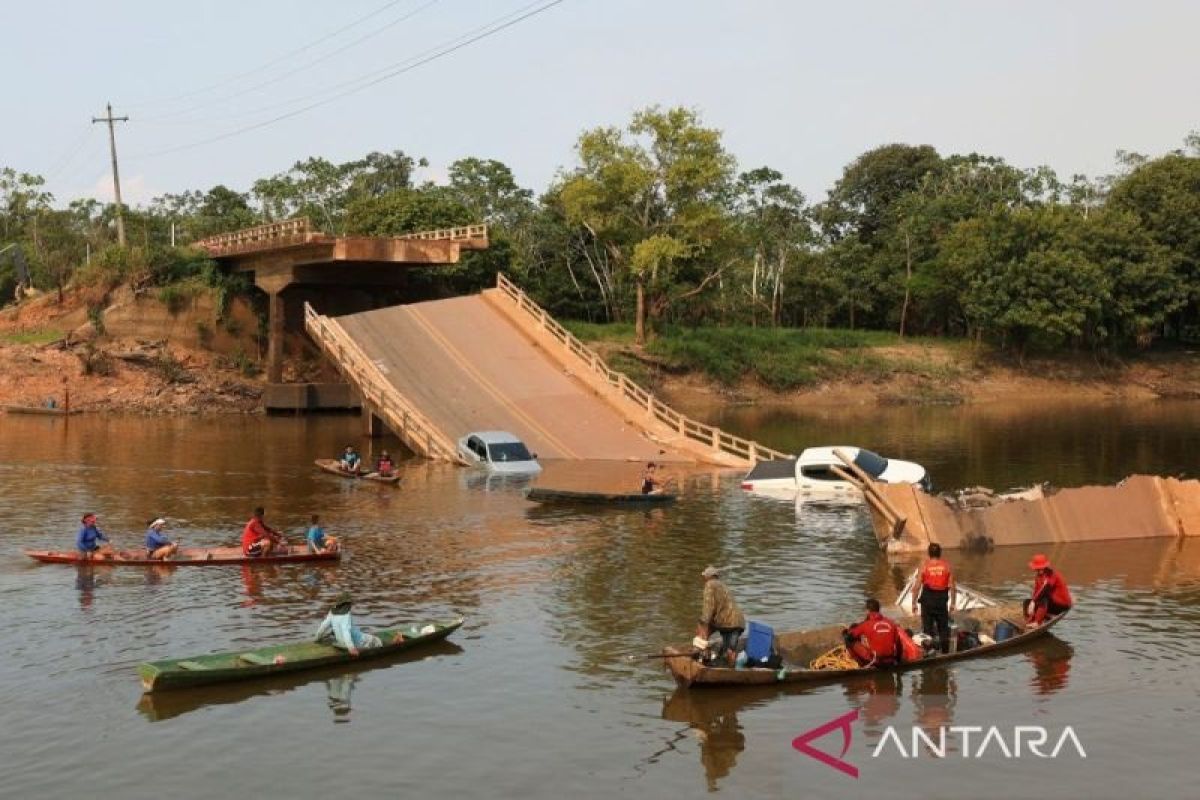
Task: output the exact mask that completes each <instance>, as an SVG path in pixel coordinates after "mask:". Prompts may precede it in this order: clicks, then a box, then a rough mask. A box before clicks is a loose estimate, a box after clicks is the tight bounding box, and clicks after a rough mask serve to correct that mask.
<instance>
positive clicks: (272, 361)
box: [267, 291, 283, 383]
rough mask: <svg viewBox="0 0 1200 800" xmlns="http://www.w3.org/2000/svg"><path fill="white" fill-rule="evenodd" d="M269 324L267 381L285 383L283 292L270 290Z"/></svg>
mask: <svg viewBox="0 0 1200 800" xmlns="http://www.w3.org/2000/svg"><path fill="white" fill-rule="evenodd" d="M268 297H269V298H270V301H269V305H268V323H269V324H268V326H267V381H268V382H270V383H283V294H282V293H281V292H278V291H276V292H269V293H268Z"/></svg>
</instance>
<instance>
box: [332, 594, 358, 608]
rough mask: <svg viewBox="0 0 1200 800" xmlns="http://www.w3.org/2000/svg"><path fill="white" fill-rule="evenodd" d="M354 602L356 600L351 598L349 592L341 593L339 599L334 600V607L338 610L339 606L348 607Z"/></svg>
mask: <svg viewBox="0 0 1200 800" xmlns="http://www.w3.org/2000/svg"><path fill="white" fill-rule="evenodd" d="M353 602H354V598H353V597H351V596H350V593H349V592H341V593H340V594H338V596H337V597H335V598H333V607H334V608H337V607H338V606H348V605H351V604H352V603H353Z"/></svg>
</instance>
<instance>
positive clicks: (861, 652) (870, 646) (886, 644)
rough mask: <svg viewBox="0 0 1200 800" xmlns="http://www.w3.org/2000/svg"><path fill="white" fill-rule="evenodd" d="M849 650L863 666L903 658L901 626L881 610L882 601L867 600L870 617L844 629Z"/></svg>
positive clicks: (886, 662)
mask: <svg viewBox="0 0 1200 800" xmlns="http://www.w3.org/2000/svg"><path fill="white" fill-rule="evenodd" d="M842 638H843V639H844V640H845V642H846V650H848V651H849V652H850V655H851V656H852V657H853V658H854V660H855V661H857V662H858V665H859V666H860V667H870V666H887V665H889V664H897V663H899V662H900V629H899V628H898V627H896V623H894V622H892V621H891V620H890V619H888V618H887V617H885V616H883V614H880V613H879V601H878V600H876V599H875V598H874V597H872V598H870V599H869V600H867V618H866V619H864V620H863V621H862V622H860V623H858V624H857V625H854V626H852V627H849V628H846V629H845V630H843V631H842Z"/></svg>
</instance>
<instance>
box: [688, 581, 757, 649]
mask: <svg viewBox="0 0 1200 800" xmlns="http://www.w3.org/2000/svg"><path fill="white" fill-rule="evenodd" d="M720 575H721V572H720V570H718V569H717V568H716V567H714V566H711V565H710V566H707V567H705V568H704V571H703V572H701V573H700V579H701V580H702V581H703V582H704V598H703V601H702V603H701V608H700V624H699V625H698V626H697V627H696V636H698V637H699V638H701V639H705V640H707V639H708V637H709V636H711V635H712V632H713V631H716V632H717V633H719V634H721V646H720V648H719V649H718V650H717V657H718V658H720V657H721V656H724V657H725V659H726V660H727V661H728V662H729V663H730V665H731V666H732V665H733V663H734V659H735V658H736V657H737V643H738V638H739V637H740V636H741V635H742V631H744V630H745V629H746V617H745V616H743V614H742V610H741V609H740V608H738V604H737V601H735V600H734V599H733V595H732V594H731V593H730V592H729V588H728V587H727V586H726V585H725V584H723V583H721V581H720Z"/></svg>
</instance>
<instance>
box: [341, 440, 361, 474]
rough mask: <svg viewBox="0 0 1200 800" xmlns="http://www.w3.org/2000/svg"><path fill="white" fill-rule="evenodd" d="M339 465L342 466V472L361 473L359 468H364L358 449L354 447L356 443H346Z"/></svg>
mask: <svg viewBox="0 0 1200 800" xmlns="http://www.w3.org/2000/svg"><path fill="white" fill-rule="evenodd" d="M338 466H339V467H341V468H342V472H349V473H351V474H354V475H357V474H358V473H359V470H360V469H361V468H362V458H361V457H359V455H358V451H357V450H355V449H354V445H352V444H348V445H346V449H345V451H344V452H343V453H342V457H341V459H340V460H339V461H338Z"/></svg>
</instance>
